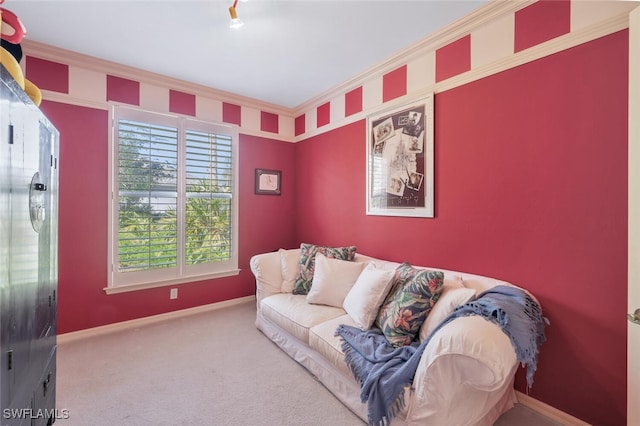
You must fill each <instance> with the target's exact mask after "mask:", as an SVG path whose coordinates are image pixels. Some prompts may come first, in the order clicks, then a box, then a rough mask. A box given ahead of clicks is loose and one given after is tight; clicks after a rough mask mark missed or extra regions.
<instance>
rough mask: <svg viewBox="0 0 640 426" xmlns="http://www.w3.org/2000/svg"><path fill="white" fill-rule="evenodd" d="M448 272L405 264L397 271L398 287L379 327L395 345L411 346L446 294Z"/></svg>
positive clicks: (381, 313) (385, 306)
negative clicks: (446, 274)
mask: <svg viewBox="0 0 640 426" xmlns="http://www.w3.org/2000/svg"><path fill="white" fill-rule="evenodd" d="M443 279H444V273H443V272H441V271H432V270H429V269H418V268H414V267H413V266H411V265H410V264H408V263H403V264H402V265H400V266H398V268H397V269H396V274H395V276H394V284H393V286H392V289H391V292H390V293H389V296H388V297H387V299H386V300H385V301H384V303H383V304H382V307H381V308H380V311H379V312H378V317H377V318H376V324H377V325H378V327H379V328H380V329H381V330H382V332H383V333H384V335H385V337H386V338H387V340H388V341H389V343H391V344H392V345H394V346H404V345H408V344H410V343H411V342H412V341H413V339H414V338H415V337H416V335H417V334H418V332H419V330H420V326H422V323H423V322H424V320H425V318H426V317H427V315H429V312H430V311H431V309H432V308H433V305H435V303H436V302H437V300H438V298H439V297H440V292H441V291H442V284H443Z"/></svg>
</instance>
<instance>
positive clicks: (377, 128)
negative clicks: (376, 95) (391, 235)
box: [366, 93, 434, 218]
mask: <svg viewBox="0 0 640 426" xmlns="http://www.w3.org/2000/svg"><path fill="white" fill-rule="evenodd" d="M366 140H367V150H366V152H367V160H366V161H367V165H366V168H367V183H366V186H367V203H366V209H367V211H366V214H367V215H378V216H409V217H427V218H432V217H434V171H433V170H434V169H433V168H434V146H433V145H434V141H433V94H432V93H431V94H428V95H426V96H424V97H421V98H420V99H417V100H415V101H413V102H410V103H407V104H404V105H401V106H398V107H394V108H387V109H384V110H382V111H379V112H376V113H374V114H371V115H370V116H368V117H367V138H366Z"/></svg>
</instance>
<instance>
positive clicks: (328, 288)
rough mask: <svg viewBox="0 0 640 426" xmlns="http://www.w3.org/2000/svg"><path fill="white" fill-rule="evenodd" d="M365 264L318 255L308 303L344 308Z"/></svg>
mask: <svg viewBox="0 0 640 426" xmlns="http://www.w3.org/2000/svg"><path fill="white" fill-rule="evenodd" d="M365 266H366V264H365V263H360V262H349V261H346V260H340V259H332V258H330V257H326V256H325V255H323V254H322V253H318V254H316V267H315V271H314V273H313V286H312V287H311V289H310V290H309V293H308V294H307V302H309V303H315V304H320V305H328V306H335V307H336V308H342V302H343V301H344V298H345V297H346V296H347V293H349V290H351V287H353V284H355V282H356V280H357V279H358V276H360V273H361V272H362V269H363V268H364V267H365Z"/></svg>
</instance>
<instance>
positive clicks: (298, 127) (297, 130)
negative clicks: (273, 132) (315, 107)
mask: <svg viewBox="0 0 640 426" xmlns="http://www.w3.org/2000/svg"><path fill="white" fill-rule="evenodd" d="M305 120H306V117H305V114H302V115H299V116H297V117H296V119H295V123H294V134H295V136H299V135H302V134H303V133H304V132H306V131H307V130H306V125H305V124H306V121H305Z"/></svg>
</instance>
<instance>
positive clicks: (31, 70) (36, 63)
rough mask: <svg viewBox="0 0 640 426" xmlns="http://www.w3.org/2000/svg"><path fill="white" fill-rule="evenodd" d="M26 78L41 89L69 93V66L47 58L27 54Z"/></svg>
mask: <svg viewBox="0 0 640 426" xmlns="http://www.w3.org/2000/svg"><path fill="white" fill-rule="evenodd" d="M25 61H26V63H25V68H26V71H27V74H26V78H27V79H29V81H31V82H32V83H33V84H35V85H36V86H38V88H39V89H43V90H51V91H53V92H58V93H69V66H68V65H65V64H60V63H58V62H52V61H47V60H46V59H40V58H36V57H34V56H27V57H26V59H25Z"/></svg>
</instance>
